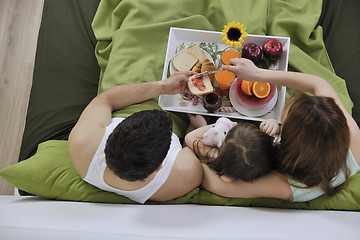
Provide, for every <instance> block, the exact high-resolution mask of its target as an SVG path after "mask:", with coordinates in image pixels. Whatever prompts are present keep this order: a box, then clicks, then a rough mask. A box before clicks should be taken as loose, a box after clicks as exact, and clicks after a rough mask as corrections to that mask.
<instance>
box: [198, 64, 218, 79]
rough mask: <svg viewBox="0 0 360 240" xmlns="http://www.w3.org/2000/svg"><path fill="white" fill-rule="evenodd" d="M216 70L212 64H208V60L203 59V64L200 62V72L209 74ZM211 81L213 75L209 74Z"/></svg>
mask: <svg viewBox="0 0 360 240" xmlns="http://www.w3.org/2000/svg"><path fill="white" fill-rule="evenodd" d="M215 70H216V68H215V66H214V64H213V63H212V62H210V60H209V59H205V60H204V61H203V62H202V65H201V72H202V73H203V72H210V71H215ZM209 76H210V78H211V80H214V74H211V75H209Z"/></svg>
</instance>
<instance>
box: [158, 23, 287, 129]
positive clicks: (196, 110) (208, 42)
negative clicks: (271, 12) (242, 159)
mask: <svg viewBox="0 0 360 240" xmlns="http://www.w3.org/2000/svg"><path fill="white" fill-rule="evenodd" d="M220 35H221V32H214V31H203V30H194V29H185V28H174V27H172V28H170V33H169V40H168V46H167V51H166V56H165V63H164V70H163V75H162V79H163V80H164V79H167V78H168V77H169V76H170V75H171V73H172V72H173V71H174V70H173V66H172V63H171V61H172V59H173V58H174V56H175V55H176V53H178V52H179V51H181V50H182V49H184V48H186V47H188V46H190V45H193V44H196V45H198V46H199V47H200V48H201V49H203V50H204V51H205V53H206V55H207V56H211V58H212V59H210V60H212V61H213V63H214V65H215V67H216V68H218V67H220V66H221V51H222V50H224V49H225V48H227V47H228V46H226V45H225V43H224V42H223V41H222V40H221V36H220ZM274 38H275V39H277V40H279V41H280V42H281V43H282V45H283V53H282V55H281V57H280V59H279V60H278V61H277V63H276V65H275V66H270V68H271V69H274V70H280V71H287V67H288V59H289V47H290V38H288V37H278V36H263V35H251V34H248V35H247V37H246V38H245V39H244V40H245V42H244V43H243V45H244V44H246V43H247V42H253V43H255V44H257V45H259V46H262V45H263V44H264V43H265V42H266V41H268V40H270V39H274ZM234 82H235V81H234ZM277 90H278V91H277V94H278V96H277V101H276V104H275V106H274V107H273V108H272V109H271V110H270V111H269V112H267V113H265V114H264V115H261V116H248V115H244V114H241V113H239V112H237V111H235V112H234V108H232V107H231V106H230V107H222V108H220V109H219V110H218V111H216V112H213V113H210V112H208V111H207V110H206V109H205V108H204V107H203V106H202V104H201V102H200V103H199V104H197V105H194V104H193V102H192V101H191V100H185V99H183V98H182V96H181V95H180V94H175V95H161V96H160V97H159V101H158V103H159V105H160V107H162V108H163V109H164V110H167V111H174V112H182V113H192V114H201V115H209V116H217V117H228V118H236V119H244V120H252V121H263V120H264V119H269V118H274V119H276V120H277V121H278V122H279V123H280V122H281V113H282V111H283V108H284V105H285V93H286V88H285V87H280V86H278V87H277ZM200 101H201V100H200Z"/></svg>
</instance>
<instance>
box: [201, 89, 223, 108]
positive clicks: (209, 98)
mask: <svg viewBox="0 0 360 240" xmlns="http://www.w3.org/2000/svg"><path fill="white" fill-rule="evenodd" d="M202 102H203V106H204V108H205V109H206V110H207V111H208V112H215V111H216V110H218V109H219V108H220V107H221V105H222V100H221V97H220V96H219V95H218V94H216V93H209V94H206V95H204V96H203V98H202Z"/></svg>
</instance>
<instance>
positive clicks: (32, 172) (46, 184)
mask: <svg viewBox="0 0 360 240" xmlns="http://www.w3.org/2000/svg"><path fill="white" fill-rule="evenodd" d="M0 176H1V177H2V178H4V179H5V180H6V181H8V182H9V183H10V184H12V185H13V186H14V187H16V188H18V189H21V190H24V191H26V192H28V193H31V194H34V195H38V196H41V197H44V198H48V199H56V200H70V201H85V202H104V203H135V202H134V201H132V200H130V199H128V198H126V197H124V196H120V195H117V194H115V193H111V192H106V191H102V190H100V189H98V188H96V187H94V186H92V185H90V184H88V183H87V182H85V181H83V180H82V179H81V177H80V175H79V174H78V173H77V172H76V171H75V169H74V168H73V165H72V163H71V160H70V156H69V153H68V142H67V141H65V140H50V141H47V142H43V143H41V144H40V145H39V147H38V150H37V152H36V154H35V155H34V156H32V157H30V158H29V159H27V160H24V161H21V162H19V163H17V164H14V165H11V166H9V167H7V168H4V169H2V170H0ZM195 192H196V190H194V191H193V192H191V193H189V194H188V195H187V196H184V197H181V198H179V199H177V201H178V202H179V203H186V202H188V201H189V200H188V198H189V197H191V196H192V194H195Z"/></svg>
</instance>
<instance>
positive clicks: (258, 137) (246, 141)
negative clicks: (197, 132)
mask: <svg viewBox="0 0 360 240" xmlns="http://www.w3.org/2000/svg"><path fill="white" fill-rule="evenodd" d="M201 144H203V143H202V142H201V141H200V140H198V141H195V142H194V146H193V149H194V152H195V153H196V154H197V156H198V157H199V159H200V161H201V162H202V163H206V164H207V165H208V166H209V167H210V168H212V169H213V170H215V171H216V173H217V174H218V175H219V176H222V175H226V176H229V177H231V178H232V179H234V180H236V179H242V180H244V181H247V182H250V181H253V180H254V179H256V178H258V177H261V176H263V175H265V174H267V173H269V172H270V171H271V169H272V164H273V162H274V157H275V156H276V154H275V147H274V146H273V137H270V136H269V135H267V134H266V133H264V132H262V131H260V130H259V129H258V128H257V127H256V126H255V125H253V124H250V123H239V124H237V125H236V126H235V127H233V128H232V129H231V130H230V131H229V133H228V134H227V136H226V138H225V141H224V143H223V145H222V146H221V148H220V149H215V151H218V156H216V157H213V154H212V153H213V152H212V150H211V151H209V152H208V153H207V154H206V155H205V156H202V155H201V154H199V153H200V151H199V148H200V147H201V146H200V145H201Z"/></svg>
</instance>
